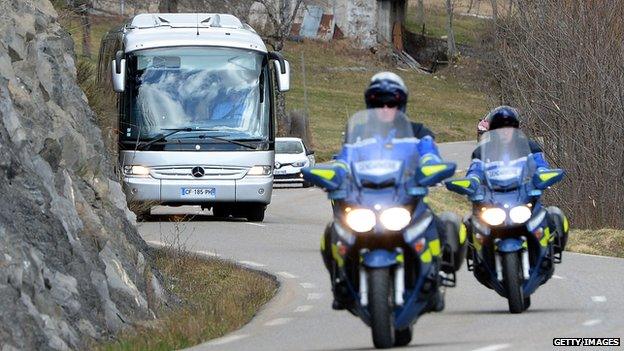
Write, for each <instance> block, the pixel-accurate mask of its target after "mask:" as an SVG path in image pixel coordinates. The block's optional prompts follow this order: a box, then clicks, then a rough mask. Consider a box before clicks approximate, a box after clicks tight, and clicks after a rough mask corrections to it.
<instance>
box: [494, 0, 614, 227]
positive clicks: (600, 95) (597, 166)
mask: <svg viewBox="0 0 624 351" xmlns="http://www.w3.org/2000/svg"><path fill="white" fill-rule="evenodd" d="M515 6H516V9H517V11H515V14H512V15H511V16H507V17H506V18H499V21H498V26H499V27H500V29H499V35H500V40H498V41H497V42H496V44H495V46H494V48H493V50H494V51H495V52H496V55H495V56H498V57H499V59H498V60H496V61H493V64H494V66H493V67H492V68H493V73H494V77H495V78H496V81H498V82H499V84H498V89H497V90H496V91H495V94H496V95H497V96H499V97H500V99H501V102H503V103H510V104H514V105H516V106H518V107H519V108H520V110H521V112H522V115H523V125H524V126H525V128H526V130H527V132H528V133H529V134H531V135H532V136H533V137H535V138H536V140H538V141H540V142H541V143H542V146H543V147H544V150H545V151H546V155H547V156H548V158H549V159H550V160H551V163H553V164H554V166H556V167H561V168H563V169H565V170H566V172H567V176H566V179H565V180H564V182H562V183H561V184H558V185H557V186H555V187H554V189H553V190H554V192H552V195H551V196H550V198H549V200H551V201H553V200H554V201H555V202H556V204H557V205H559V206H561V207H563V208H564V209H565V210H566V211H567V212H568V213H569V214H570V215H571V217H572V223H573V224H574V225H575V226H576V227H580V228H601V227H614V228H624V206H622V203H624V181H622V179H624V147H623V146H622V140H624V66H622V62H624V46H622V42H624V20H622V19H623V18H624V2H621V1H599V0H587V1H582V2H579V1H574V0H561V1H552V0H518V1H516V3H515ZM520 14H521V15H520Z"/></svg>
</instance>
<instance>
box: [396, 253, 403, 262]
mask: <svg viewBox="0 0 624 351" xmlns="http://www.w3.org/2000/svg"><path fill="white" fill-rule="evenodd" d="M396 261H397V262H400V263H403V262H405V257H403V254H398V255H397V256H396Z"/></svg>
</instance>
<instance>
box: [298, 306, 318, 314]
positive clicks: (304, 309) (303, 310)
mask: <svg viewBox="0 0 624 351" xmlns="http://www.w3.org/2000/svg"><path fill="white" fill-rule="evenodd" d="M313 307H314V306H312V305H301V306H297V308H295V312H297V313H303V312H308V311H309V310H311V309H312V308H313Z"/></svg>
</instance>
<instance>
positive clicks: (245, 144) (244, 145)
mask: <svg viewBox="0 0 624 351" xmlns="http://www.w3.org/2000/svg"><path fill="white" fill-rule="evenodd" d="M206 138H208V139H213V140H218V141H223V142H226V143H230V144H234V145H239V146H243V147H246V148H248V149H252V150H256V147H255V146H253V145H250V144H247V143H243V142H240V141H238V140H237V139H226V138H221V137H218V136H212V135H206V134H202V135H197V136H188V137H182V138H178V140H182V139H206ZM241 140H250V141H253V140H264V139H241Z"/></svg>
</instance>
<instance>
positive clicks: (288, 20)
mask: <svg viewBox="0 0 624 351" xmlns="http://www.w3.org/2000/svg"><path fill="white" fill-rule="evenodd" d="M258 2H259V3H261V4H262V5H263V6H264V8H265V9H266V12H267V16H268V17H269V21H270V22H271V25H272V27H273V29H272V32H271V33H270V34H268V35H267V39H268V40H269V43H270V44H271V45H272V46H273V47H274V48H275V50H277V51H281V50H282V49H283V48H284V41H285V40H286V38H288V34H289V33H290V30H291V28H292V25H293V22H294V21H295V17H297V13H298V12H299V7H300V6H301V3H302V2H303V0H258Z"/></svg>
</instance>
